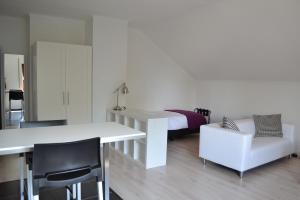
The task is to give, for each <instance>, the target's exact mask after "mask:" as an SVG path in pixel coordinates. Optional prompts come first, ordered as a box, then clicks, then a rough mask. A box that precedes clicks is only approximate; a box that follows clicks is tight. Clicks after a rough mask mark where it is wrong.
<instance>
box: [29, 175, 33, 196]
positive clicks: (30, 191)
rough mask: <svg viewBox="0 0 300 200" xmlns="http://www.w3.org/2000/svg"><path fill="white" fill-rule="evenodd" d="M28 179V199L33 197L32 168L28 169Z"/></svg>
mask: <svg viewBox="0 0 300 200" xmlns="http://www.w3.org/2000/svg"><path fill="white" fill-rule="evenodd" d="M29 181H30V188H29V189H30V190H29V193H30V200H32V199H33V191H32V170H29Z"/></svg>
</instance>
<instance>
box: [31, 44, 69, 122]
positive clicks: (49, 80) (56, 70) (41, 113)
mask: <svg viewBox="0 0 300 200" xmlns="http://www.w3.org/2000/svg"><path fill="white" fill-rule="evenodd" d="M36 48H37V49H36V63H35V65H36V67H35V70H36V97H37V102H36V103H37V120H54V119H65V118H66V109H65V105H64V102H65V74H66V72H65V63H66V59H65V49H64V47H63V46H62V45H60V44H56V43H48V42H38V43H37V45H36Z"/></svg>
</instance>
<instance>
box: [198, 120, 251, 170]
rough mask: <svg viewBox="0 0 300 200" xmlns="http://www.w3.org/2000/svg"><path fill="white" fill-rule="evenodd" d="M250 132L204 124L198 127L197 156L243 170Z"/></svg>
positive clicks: (249, 145) (249, 141)
mask: <svg viewBox="0 0 300 200" xmlns="http://www.w3.org/2000/svg"><path fill="white" fill-rule="evenodd" d="M252 137H253V136H252V135H251V134H250V133H244V132H237V131H234V130H229V129H224V128H219V127H213V126H209V125H204V126H201V127H200V147H199V157H201V158H203V159H207V160H210V161H213V162H215V163H218V164H221V165H224V166H227V167H230V168H233V169H236V170H239V171H243V168H244V163H245V159H246V157H247V155H249V152H250V149H251V143H252Z"/></svg>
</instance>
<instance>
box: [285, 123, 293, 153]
mask: <svg viewBox="0 0 300 200" xmlns="http://www.w3.org/2000/svg"><path fill="white" fill-rule="evenodd" d="M282 132H283V138H287V139H289V141H290V142H291V143H292V150H293V152H295V126H294V125H290V124H282Z"/></svg>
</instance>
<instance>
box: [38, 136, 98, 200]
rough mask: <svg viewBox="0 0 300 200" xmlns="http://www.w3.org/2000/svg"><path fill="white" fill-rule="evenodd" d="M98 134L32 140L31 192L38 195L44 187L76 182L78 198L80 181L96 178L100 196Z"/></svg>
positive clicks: (68, 185)
mask: <svg viewBox="0 0 300 200" xmlns="http://www.w3.org/2000/svg"><path fill="white" fill-rule="evenodd" d="M100 160H101V159H100V138H93V139H88V140H82V141H76V142H68V143H53V144H35V145H34V150H33V166H32V173H33V196H34V200H38V199H39V189H40V188H43V187H67V188H68V190H70V187H71V185H78V186H79V187H78V188H77V199H81V193H80V192H81V191H80V190H81V189H80V185H79V184H80V183H81V182H83V181H87V180H90V179H92V178H95V179H96V182H97V185H98V199H101V200H102V199H103V188H102V168H101V162H100Z"/></svg>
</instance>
